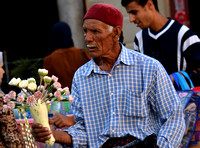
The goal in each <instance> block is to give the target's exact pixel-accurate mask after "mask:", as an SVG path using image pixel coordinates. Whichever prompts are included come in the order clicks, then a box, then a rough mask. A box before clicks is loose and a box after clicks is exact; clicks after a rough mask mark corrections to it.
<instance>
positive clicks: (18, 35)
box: [0, 0, 59, 93]
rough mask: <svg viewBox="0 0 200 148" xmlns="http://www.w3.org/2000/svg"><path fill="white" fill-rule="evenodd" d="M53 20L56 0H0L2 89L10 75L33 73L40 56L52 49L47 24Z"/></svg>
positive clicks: (56, 17)
mask: <svg viewBox="0 0 200 148" xmlns="http://www.w3.org/2000/svg"><path fill="white" fill-rule="evenodd" d="M57 21H59V16H58V9H57V0H17V1H16V0H6V1H4V0H2V1H0V51H6V55H7V64H6V63H5V62H4V65H5V68H4V69H5V70H6V74H4V77H3V82H2V90H3V91H4V92H5V93H7V92H8V89H9V87H8V85H7V83H8V81H9V80H10V79H11V78H12V77H20V78H22V79H24V78H29V77H35V76H37V68H38V67H39V68H41V65H42V62H43V61H42V59H43V58H44V56H46V55H48V54H50V53H51V52H52V51H53V48H52V46H51V27H52V26H53V24H54V23H56V22H57ZM38 59H39V60H38Z"/></svg>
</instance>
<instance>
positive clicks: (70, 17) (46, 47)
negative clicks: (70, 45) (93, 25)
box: [0, 0, 200, 93]
mask: <svg viewBox="0 0 200 148" xmlns="http://www.w3.org/2000/svg"><path fill="white" fill-rule="evenodd" d="M99 2H101V3H108V4H111V5H114V6H115V7H117V8H118V9H119V10H120V11H121V12H122V13H123V14H124V27H123V32H124V43H125V44H126V46H127V47H128V48H131V49H134V47H133V39H134V36H135V33H136V32H137V31H139V28H136V26H135V25H134V24H131V23H129V18H128V15H127V13H126V11H125V8H123V7H122V6H121V1H120V0H118V1H116V0H34V1H33V0H29V1H25V0H18V1H14V0H7V1H0V21H1V22H0V51H3V52H4V66H5V68H4V69H5V70H6V74H5V75H4V80H3V83H5V85H4V84H3V85H2V86H4V87H3V88H2V89H3V90H4V91H5V93H7V89H8V88H7V87H8V86H6V84H7V83H8V82H9V80H10V79H11V78H12V77H20V78H22V79H26V78H29V77H35V78H36V79H37V69H38V68H41V66H42V62H43V58H44V56H47V55H48V54H50V53H51V52H52V51H53V47H52V45H51V36H50V34H51V27H52V26H53V24H55V23H56V22H58V21H64V22H67V23H68V24H69V25H70V27H71V29H72V37H73V40H74V43H75V46H76V47H79V48H85V49H86V45H85V42H84V38H83V30H82V23H83V22H82V18H83V16H84V14H85V12H86V10H87V8H88V7H89V6H90V5H92V4H94V3H99ZM199 4H200V1H194V0H193V1H191V0H190V1H189V0H158V5H159V10H160V12H161V13H162V14H163V15H164V16H166V17H171V18H173V19H176V20H178V21H179V22H181V23H183V24H185V25H187V26H188V27H190V28H191V29H192V30H193V32H195V33H196V34H197V35H198V36H200V28H199V26H200V22H199V20H198V14H199V11H200V10H199V8H198V7H199Z"/></svg>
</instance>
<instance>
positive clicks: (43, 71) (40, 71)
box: [38, 69, 48, 76]
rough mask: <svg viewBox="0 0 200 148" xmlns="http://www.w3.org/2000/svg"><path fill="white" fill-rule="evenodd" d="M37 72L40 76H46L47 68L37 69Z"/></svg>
mask: <svg viewBox="0 0 200 148" xmlns="http://www.w3.org/2000/svg"><path fill="white" fill-rule="evenodd" d="M38 73H39V75H41V76H46V75H47V74H48V70H46V69H38Z"/></svg>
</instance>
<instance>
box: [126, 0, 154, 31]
mask: <svg viewBox="0 0 200 148" xmlns="http://www.w3.org/2000/svg"><path fill="white" fill-rule="evenodd" d="M148 3H149V2H147V4H146V5H145V6H144V7H142V6H141V5H139V4H138V3H137V2H135V1H133V2H131V3H129V4H128V5H127V6H126V7H125V8H126V11H127V13H128V14H129V21H130V22H131V23H134V24H136V26H137V27H140V28H141V29H145V28H147V27H149V26H150V23H151V17H152V16H151V11H150V9H149V7H148Z"/></svg>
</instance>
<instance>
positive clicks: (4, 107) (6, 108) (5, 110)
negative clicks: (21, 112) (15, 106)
mask: <svg viewBox="0 0 200 148" xmlns="http://www.w3.org/2000/svg"><path fill="white" fill-rule="evenodd" d="M7 111H8V106H7V105H3V112H4V113H7Z"/></svg>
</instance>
